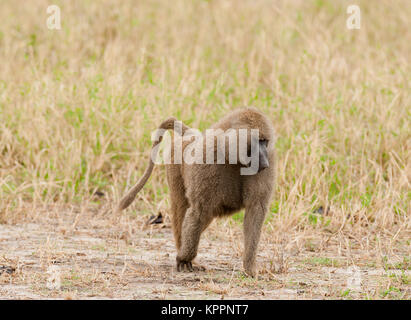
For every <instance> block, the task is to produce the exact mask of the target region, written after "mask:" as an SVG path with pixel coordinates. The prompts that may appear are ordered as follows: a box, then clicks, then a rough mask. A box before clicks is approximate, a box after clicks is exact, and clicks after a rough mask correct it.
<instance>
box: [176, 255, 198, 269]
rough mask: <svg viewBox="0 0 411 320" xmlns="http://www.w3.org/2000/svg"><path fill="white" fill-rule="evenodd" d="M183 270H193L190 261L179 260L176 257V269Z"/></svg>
mask: <svg viewBox="0 0 411 320" xmlns="http://www.w3.org/2000/svg"><path fill="white" fill-rule="evenodd" d="M184 270H188V271H190V272H193V271H194V268H193V264H192V263H191V261H184V260H180V259H179V258H178V257H177V271H178V272H180V271H184Z"/></svg>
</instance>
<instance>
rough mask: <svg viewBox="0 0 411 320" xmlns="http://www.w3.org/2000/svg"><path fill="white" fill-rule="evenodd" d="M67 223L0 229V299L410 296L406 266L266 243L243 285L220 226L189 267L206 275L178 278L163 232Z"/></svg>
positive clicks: (235, 249)
mask: <svg viewBox="0 0 411 320" xmlns="http://www.w3.org/2000/svg"><path fill="white" fill-rule="evenodd" d="M71 223H72V221H71V222H70V223H61V221H60V223H59V224H57V225H52V224H47V223H41V224H34V223H27V224H20V225H13V226H12V225H0V273H1V274H0V298H1V299H39V298H41V299H44V298H63V299H78V298H83V299H84V298H87V299H101V298H108V299H307V298H318V299H323V298H367V297H368V298H403V299H409V298H410V295H411V292H410V285H409V282H408V281H409V280H410V270H408V269H409V266H408V265H407V266H405V267H404V268H402V269H401V268H397V269H395V268H392V269H390V270H384V269H381V268H377V267H372V266H370V263H369V261H368V262H366V263H363V264H362V265H361V263H357V265H358V267H356V268H353V267H348V263H347V262H346V261H345V260H344V259H337V258H333V256H335V250H334V249H333V250H329V252H327V251H322V252H321V255H319V254H318V253H316V252H312V251H307V252H294V253H293V251H292V250H289V251H287V253H286V255H287V256H286V257H284V256H283V257H281V258H278V256H277V257H274V256H273V252H277V253H278V252H279V251H278V246H277V247H275V246H274V245H269V243H268V242H267V241H266V242H264V241H263V244H262V248H261V251H260V252H259V257H258V261H259V264H260V269H261V272H260V275H259V278H258V279H257V280H255V279H251V278H248V277H246V276H244V274H243V273H242V271H241V270H242V268H241V251H242V249H241V246H240V245H238V243H239V242H238V238H239V237H241V228H239V227H238V228H234V232H232V231H231V232H227V233H223V234H222V233H221V228H224V226H221V225H219V226H217V227H215V228H211V229H212V230H210V231H209V232H206V234H205V235H204V237H203V239H202V242H201V244H200V252H199V256H198V258H197V259H196V263H197V264H198V265H202V266H205V267H206V268H207V269H206V270H205V271H197V272H195V273H188V272H183V273H177V272H176V271H175V248H174V244H173V240H172V232H171V229H170V228H169V226H167V225H166V226H164V225H159V226H154V227H147V228H142V229H141V230H137V231H136V230H133V231H132V232H131V233H127V232H126V233H124V232H122V231H121V232H118V231H113V230H112V229H113V228H111V229H109V228H100V227H98V226H97V225H84V226H81V227H75V228H73V225H72V224H71ZM114 229H115V228H114ZM213 229H218V230H219V232H215V231H213ZM237 229H238V230H237ZM130 234H132V235H131V236H130ZM221 237H225V239H224V241H221ZM236 239H237V240H236ZM404 261H406V259H405V260H404ZM384 290H385V291H384Z"/></svg>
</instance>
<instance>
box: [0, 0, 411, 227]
mask: <svg viewBox="0 0 411 320" xmlns="http://www.w3.org/2000/svg"><path fill="white" fill-rule="evenodd" d="M53 3H55V4H57V5H59V6H60V8H61V19H62V29H61V30H48V29H47V27H46V19H47V18H48V15H47V13H46V8H47V6H48V5H50V4H51V3H49V1H45V0H44V1H43V0H39V1H25V0H13V1H2V3H1V5H0V8H1V9H0V21H1V24H0V216H2V217H3V218H2V219H3V221H7V220H8V219H9V218H10V217H14V218H16V216H18V215H19V214H20V215H21V214H23V215H30V212H27V210H29V211H30V210H33V208H36V207H39V206H50V205H56V204H57V205H64V204H71V205H75V206H84V205H85V204H88V203H90V201H93V199H94V198H95V197H94V196H93V194H94V193H95V191H97V190H98V191H101V192H103V193H104V198H103V199H106V200H101V201H103V202H104V201H105V202H106V203H109V202H110V201H116V200H117V199H118V197H119V196H120V194H122V193H123V191H124V189H126V188H127V186H128V185H129V184H131V183H133V182H134V181H136V179H138V177H139V176H140V175H141V174H142V172H143V170H144V169H145V166H146V163H147V161H148V155H149V153H148V149H149V146H150V134H151V131H152V130H153V129H154V128H155V127H156V126H157V125H158V124H159V123H160V122H161V121H162V120H163V119H164V118H165V117H167V116H168V115H174V116H176V117H178V118H179V119H181V120H183V121H184V122H185V123H187V124H189V125H191V126H194V127H198V128H200V129H205V128H206V127H207V126H209V125H210V124H211V123H212V122H214V121H215V120H217V119H218V118H220V117H221V116H223V115H224V114H225V113H226V112H228V111H229V110H231V109H234V108H237V107H240V106H244V105H253V106H255V107H257V108H259V109H261V110H262V111H264V112H265V113H267V115H268V116H269V117H270V118H271V119H272V121H273V123H274V125H275V128H276V133H277V143H276V147H277V153H278V161H277V168H278V177H277V181H276V193H275V197H274V199H273V203H272V206H271V212H270V214H269V216H268V223H270V224H271V225H272V226H273V227H274V228H277V227H278V228H284V229H287V228H306V226H314V227H317V226H322V227H329V228H334V230H338V229H339V228H343V227H345V226H347V225H350V227H352V228H356V227H358V228H360V229H361V228H364V227H365V228H366V229H367V230H374V229H375V228H381V229H384V230H397V229H401V230H408V231H409V230H410V226H411V224H410V214H411V206H410V203H411V191H410V190H411V188H410V178H411V161H410V160H411V158H410V156H411V123H410V122H411V120H410V119H411V90H410V80H411V68H410V58H411V56H410V52H411V42H410V41H409V39H410V29H411V24H410V17H411V2H410V1H407V0H403V1H378V3H377V2H376V1H375V2H374V1H357V2H356V3H358V4H359V6H360V8H361V14H362V15H361V29H360V30H348V29H347V28H346V19H347V17H348V15H347V13H346V8H347V6H348V5H349V4H351V1H297V0H295V1H285V0H284V1H264V0H245V1H234V0H232V1H228V0H224V1H199V0H198V1H189V0H185V1H182V0H176V1H159V0H156V1H131V0H127V1H114V0H104V1H80V0H75V1H62V0H60V1H54V2H53ZM407 39H408V40H407ZM163 170H164V169H163V168H161V167H160V168H158V169H156V171H155V172H154V174H153V176H152V178H151V180H150V182H149V184H148V185H147V186H146V188H145V189H144V190H143V193H142V195H143V198H144V199H147V200H149V201H146V202H144V201H137V202H136V203H135V204H134V208H137V209H139V210H151V209H152V208H155V204H156V203H160V206H162V207H164V208H165V209H166V208H167V207H168V206H167V200H165V199H167V197H166V196H167V186H166V183H165V175H164V172H163ZM163 199H164V201H163ZM320 206H322V207H323V208H324V209H325V208H328V207H329V208H330V209H329V212H328V214H327V215H325V214H322V215H320V214H316V213H315V209H316V208H318V207H320ZM27 208H30V209H27ZM324 211H327V210H324Z"/></svg>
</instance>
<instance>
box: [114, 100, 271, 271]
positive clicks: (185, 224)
mask: <svg viewBox="0 0 411 320" xmlns="http://www.w3.org/2000/svg"><path fill="white" fill-rule="evenodd" d="M175 120H176V119H175V118H169V119H167V120H166V121H164V122H163V123H162V124H161V125H160V127H159V128H160V129H166V130H167V129H173V122H174V121H175ZM189 129H190V128H189V127H187V126H185V125H184V124H183V125H182V132H181V133H182V134H184V133H185V132H186V131H187V130H189ZM211 129H215V130H216V129H221V130H222V131H224V132H226V131H227V130H235V131H236V132H238V131H239V130H240V129H247V131H250V130H251V129H257V130H258V142H257V141H255V144H254V145H257V146H258V149H257V150H258V168H257V171H258V172H257V173H256V174H254V175H241V174H240V170H241V168H244V167H247V166H248V164H244V163H241V161H240V162H239V163H235V164H231V163H228V162H227V161H226V162H225V163H223V164H215V163H213V164H197V163H193V164H187V163H185V162H184V161H182V162H181V163H180V164H179V163H175V162H174V156H175V150H177V149H174V144H172V146H171V164H166V171H167V181H168V184H169V190H170V200H171V201H170V202H171V212H172V225H173V233H174V239H175V243H176V247H177V250H178V253H177V258H176V260H177V270H178V271H181V270H182V269H184V268H187V269H188V270H190V271H193V267H192V263H191V262H192V260H193V259H194V258H195V257H196V255H197V249H198V244H199V241H200V236H201V233H202V232H203V231H204V230H205V229H206V228H207V227H208V225H209V224H210V223H211V221H212V220H213V219H214V218H215V217H222V216H226V215H231V214H233V213H235V212H237V211H239V210H242V209H245V216H244V247H245V248H244V249H245V252H244V258H243V265H244V269H245V271H246V273H247V274H249V275H251V276H254V275H255V260H256V251H257V246H258V242H259V239H260V234H261V229H262V225H263V222H264V217H265V214H266V211H267V210H268V206H269V202H270V198H271V195H272V191H273V186H274V179H275V172H274V167H275V163H274V161H275V156H274V130H273V126H272V124H271V122H270V120H269V119H268V118H267V117H266V116H265V115H264V114H263V113H261V112H260V111H258V110H257V109H254V108H248V107H247V108H241V109H237V110H235V111H233V112H231V113H229V114H227V115H226V116H225V117H223V118H222V119H221V120H220V121H218V122H217V123H216V124H215V125H213V126H212V127H211ZM252 139H253V137H250V135H248V136H247V152H248V154H249V153H250V145H251V141H252ZM254 139H255V137H254ZM204 140H205V139H204ZM160 142H161V137H159V139H158V140H157V141H156V142H154V143H153V148H152V158H151V159H150V164H149V167H148V168H147V169H146V171H145V173H144V175H143V177H142V178H141V179H140V180H139V181H138V182H137V184H136V185H135V186H134V187H133V188H132V189H131V190H130V191H129V192H128V194H127V195H126V196H124V198H123V199H122V200H121V201H120V204H119V206H118V210H119V211H120V210H123V209H125V208H126V207H128V206H129V205H130V204H131V202H132V201H133V200H134V198H135V196H136V194H137V193H138V192H139V191H140V189H141V188H142V187H143V186H144V184H145V183H146V181H147V179H148V178H149V176H150V174H151V172H152V170H153V167H154V162H153V160H152V159H153V156H154V159H155V156H156V153H155V152H156V151H155V149H156V148H155V147H156V146H157V145H158V144H159V143H160ZM186 147H187V142H183V143H182V149H183V152H184V149H185V148H186ZM213 151H217V149H214V150H213ZM153 152H154V154H153Z"/></svg>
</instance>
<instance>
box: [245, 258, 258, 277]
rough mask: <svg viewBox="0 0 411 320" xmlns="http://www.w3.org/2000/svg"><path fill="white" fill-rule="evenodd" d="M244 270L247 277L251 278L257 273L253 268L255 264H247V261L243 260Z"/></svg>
mask: <svg viewBox="0 0 411 320" xmlns="http://www.w3.org/2000/svg"><path fill="white" fill-rule="evenodd" d="M244 271H245V273H246V274H247V275H248V276H249V277H252V278H254V277H255V276H256V274H257V272H256V270H255V264H249V263H246V262H244Z"/></svg>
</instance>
